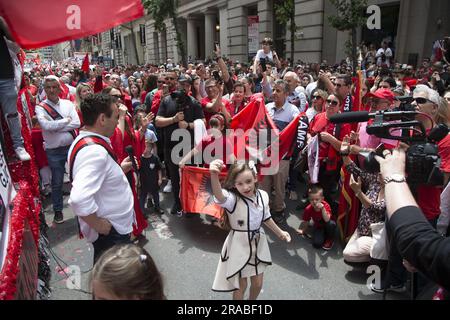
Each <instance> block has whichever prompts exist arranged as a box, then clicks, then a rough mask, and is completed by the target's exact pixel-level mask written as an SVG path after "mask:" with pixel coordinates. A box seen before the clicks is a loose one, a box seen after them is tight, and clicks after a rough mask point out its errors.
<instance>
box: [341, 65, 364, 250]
mask: <svg viewBox="0 0 450 320" xmlns="http://www.w3.org/2000/svg"><path fill="white" fill-rule="evenodd" d="M355 80H356V88H355V98H354V100H353V101H354V102H353V110H352V111H360V109H361V106H362V85H363V76H362V71H361V70H358V71H357V78H356V79H355ZM351 158H352V160H355V158H356V157H354V156H352V157H351ZM340 175H341V195H340V197H339V208H338V217H337V225H338V228H339V231H340V235H341V240H343V241H344V242H348V240H349V239H350V237H351V236H352V234H353V232H355V230H356V227H357V225H358V218H359V211H360V207H361V203H360V202H359V199H358V198H357V197H356V196H355V193H354V192H353V190H352V188H350V174H349V173H348V172H347V170H345V168H344V167H342V168H341V172H340Z"/></svg>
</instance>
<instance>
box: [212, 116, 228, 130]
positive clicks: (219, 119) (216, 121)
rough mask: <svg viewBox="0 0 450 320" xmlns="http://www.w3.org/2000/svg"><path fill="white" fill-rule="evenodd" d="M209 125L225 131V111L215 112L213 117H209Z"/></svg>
mask: <svg viewBox="0 0 450 320" xmlns="http://www.w3.org/2000/svg"><path fill="white" fill-rule="evenodd" d="M209 126H210V127H211V128H214V129H217V130H219V131H220V132H223V131H224V130H225V129H226V119H225V116H224V115H223V113H216V114H214V115H213V116H212V117H211V119H209Z"/></svg>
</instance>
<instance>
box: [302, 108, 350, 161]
mask: <svg viewBox="0 0 450 320" xmlns="http://www.w3.org/2000/svg"><path fill="white" fill-rule="evenodd" d="M335 127H336V125H335V124H334V123H331V122H330V120H328V119H327V116H326V113H325V112H322V113H319V114H317V115H316V116H315V117H314V119H313V120H312V121H311V124H310V126H309V128H310V133H311V135H312V136H315V135H316V134H318V133H320V132H328V133H329V134H331V135H332V136H334V137H335V130H334V129H335ZM351 129H352V128H351V126H350V124H348V123H343V124H341V131H340V134H339V137H336V138H337V139H338V140H340V141H342V140H343V139H344V137H345V136H346V135H347V134H350V132H351ZM329 148H333V147H332V146H331V145H330V144H329V143H326V142H320V145H319V160H323V159H325V158H326V157H328V154H329Z"/></svg>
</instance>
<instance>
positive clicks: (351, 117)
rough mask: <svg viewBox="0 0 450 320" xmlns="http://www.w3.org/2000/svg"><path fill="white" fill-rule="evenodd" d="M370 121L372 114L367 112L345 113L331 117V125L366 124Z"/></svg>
mask: <svg viewBox="0 0 450 320" xmlns="http://www.w3.org/2000/svg"><path fill="white" fill-rule="evenodd" d="M369 119H370V114H369V112H367V111H354V112H344V113H338V114H335V115H332V116H331V117H330V121H331V123H351V122H366V121H368V120H369Z"/></svg>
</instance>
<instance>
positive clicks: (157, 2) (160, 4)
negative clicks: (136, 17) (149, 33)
mask: <svg viewBox="0 0 450 320" xmlns="http://www.w3.org/2000/svg"><path fill="white" fill-rule="evenodd" d="M142 4H143V5H144V8H146V9H147V10H148V12H149V14H150V15H151V16H152V18H153V19H154V20H155V30H156V31H159V32H163V31H166V30H167V28H166V24H165V23H164V20H165V19H168V18H169V19H172V24H173V27H174V29H175V34H176V41H177V48H178V51H179V53H180V55H181V63H182V64H183V66H186V65H187V64H186V50H185V48H184V42H183V40H182V39H181V34H180V31H179V29H178V22H177V8H178V0H142Z"/></svg>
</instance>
